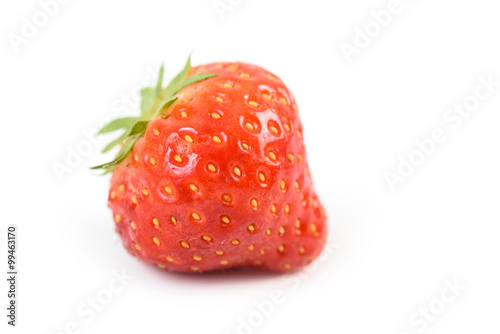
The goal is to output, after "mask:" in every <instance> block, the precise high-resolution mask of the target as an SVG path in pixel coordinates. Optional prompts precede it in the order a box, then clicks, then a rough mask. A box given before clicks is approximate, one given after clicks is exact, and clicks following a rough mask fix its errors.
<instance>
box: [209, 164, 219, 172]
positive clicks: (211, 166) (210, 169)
mask: <svg viewBox="0 0 500 334" xmlns="http://www.w3.org/2000/svg"><path fill="white" fill-rule="evenodd" d="M207 168H208V170H209V171H211V172H215V171H216V170H217V169H215V166H214V165H212V164H208V166H207Z"/></svg>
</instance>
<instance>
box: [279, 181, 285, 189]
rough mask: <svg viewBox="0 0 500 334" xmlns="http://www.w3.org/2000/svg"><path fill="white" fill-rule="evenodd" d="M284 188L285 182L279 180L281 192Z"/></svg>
mask: <svg viewBox="0 0 500 334" xmlns="http://www.w3.org/2000/svg"><path fill="white" fill-rule="evenodd" d="M285 186H286V185H285V180H281V181H280V189H281V190H285Z"/></svg>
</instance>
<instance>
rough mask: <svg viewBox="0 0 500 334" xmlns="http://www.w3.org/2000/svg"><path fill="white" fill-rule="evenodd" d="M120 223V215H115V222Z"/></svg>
mask: <svg viewBox="0 0 500 334" xmlns="http://www.w3.org/2000/svg"><path fill="white" fill-rule="evenodd" d="M121 221H122V215H120V214H117V215H116V216H115V222H117V223H119V222H121Z"/></svg>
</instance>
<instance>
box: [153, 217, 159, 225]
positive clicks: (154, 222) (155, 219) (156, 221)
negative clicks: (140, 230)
mask: <svg viewBox="0 0 500 334" xmlns="http://www.w3.org/2000/svg"><path fill="white" fill-rule="evenodd" d="M153 224H154V225H155V226H160V221H159V220H158V218H153Z"/></svg>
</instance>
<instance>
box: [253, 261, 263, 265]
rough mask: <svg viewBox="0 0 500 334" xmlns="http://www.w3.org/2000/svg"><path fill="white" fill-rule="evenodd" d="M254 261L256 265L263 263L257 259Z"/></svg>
mask: <svg viewBox="0 0 500 334" xmlns="http://www.w3.org/2000/svg"><path fill="white" fill-rule="evenodd" d="M253 263H254V264H256V265H259V264H261V263H262V261H259V260H255V261H253Z"/></svg>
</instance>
